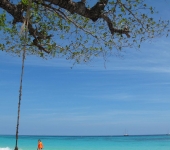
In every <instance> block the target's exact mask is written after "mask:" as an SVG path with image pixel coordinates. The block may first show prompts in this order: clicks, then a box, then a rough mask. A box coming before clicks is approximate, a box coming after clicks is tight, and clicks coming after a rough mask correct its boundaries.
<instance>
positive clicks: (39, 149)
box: [37, 140, 44, 150]
mask: <svg viewBox="0 0 170 150" xmlns="http://www.w3.org/2000/svg"><path fill="white" fill-rule="evenodd" d="M43 148H44V146H43V143H42V142H41V140H38V148H37V150H42V149H43Z"/></svg>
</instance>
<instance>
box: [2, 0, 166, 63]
mask: <svg viewBox="0 0 170 150" xmlns="http://www.w3.org/2000/svg"><path fill="white" fill-rule="evenodd" d="M11 1H12V0H11ZM61 1H62V0H61ZM101 2H102V0H101ZM144 2H145V1H144V0H133V1H132V0H110V1H107V2H106V3H105V4H106V6H105V7H104V9H103V10H101V12H100V13H99V14H100V15H98V18H97V19H96V20H95V21H94V20H93V19H91V18H90V17H88V16H87V15H86V13H79V12H80V11H78V9H77V10H75V9H74V12H71V11H70V10H69V9H68V7H65V8H64V7H63V5H59V4H54V3H52V1H50V0H44V1H41V0H39V1H36V0H32V2H31V7H30V12H31V13H30V21H29V24H30V26H29V27H30V29H29V33H28V39H27V42H26V43H27V44H26V46H27V54H32V55H38V56H40V57H49V56H52V57H53V56H59V57H65V58H67V59H74V60H75V61H76V62H77V63H79V62H82V61H85V62H86V61H89V60H90V59H92V58H93V57H96V56H101V55H102V56H103V57H107V56H110V55H112V54H113V53H114V49H116V50H118V51H119V50H122V48H124V47H135V48H137V47H138V48H140V44H141V43H142V42H143V41H146V40H150V39H152V38H155V37H157V36H161V35H162V34H165V33H168V32H169V29H168V28H169V27H168V25H169V21H164V20H159V19H158V20H157V19H154V18H155V13H156V11H155V9H154V8H153V7H149V6H147V4H145V3H144ZM13 3H14V2H13ZM61 3H62V2H61ZM70 3H71V2H70ZM79 3H80V2H79ZM81 3H82V2H81ZM98 3H99V2H98ZM103 3H104V2H103ZM73 4H78V2H74V3H73ZM82 4H83V3H82ZM13 5H15V6H18V5H22V8H23V10H24V11H23V12H22V15H23V17H25V15H26V12H27V11H28V9H27V6H28V1H27V0H22V1H21V2H20V3H18V4H13ZM65 5H66V4H65ZM88 5H89V6H88ZM66 6H67V5H66ZM78 6H79V5H78ZM82 6H83V5H82ZM86 6H88V7H86ZM86 6H85V5H84V7H85V8H86V10H87V9H88V10H90V9H92V8H94V7H95V6H96V7H97V6H98V5H97V4H96V5H95V6H93V7H91V4H90V1H87V2H86ZM1 8H3V10H4V11H3V13H2V14H0V30H1V31H0V32H3V34H4V36H3V37H1V42H0V49H1V50H4V51H6V52H11V53H14V54H17V55H20V52H21V49H22V47H23V46H24V45H25V44H24V43H25V42H24V39H23V38H22V36H20V29H21V26H22V24H23V22H22V21H18V22H16V23H13V19H14V18H15V14H12V16H11V15H9V12H8V11H7V9H5V8H6V7H1ZM81 9H83V8H81ZM92 15H93V14H92ZM109 21H111V22H110V23H111V25H112V26H113V28H114V29H117V30H119V32H116V30H115V32H114V33H113V32H111V29H110V26H109ZM124 29H126V30H128V31H129V35H130V38H128V36H126V34H124V33H123V31H124ZM31 31H34V33H36V35H35V36H34V33H33V32H31ZM35 40H36V42H35Z"/></svg>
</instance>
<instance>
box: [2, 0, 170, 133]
mask: <svg viewBox="0 0 170 150" xmlns="http://www.w3.org/2000/svg"><path fill="white" fill-rule="evenodd" d="M149 2H151V1H149ZM169 4H170V2H167V1H166V0H165V1H164V2H162V1H161V0H159V1H156V2H155V1H154V5H155V6H156V8H157V9H158V10H159V11H160V15H162V16H163V17H165V18H166V16H168V14H169V13H170V7H169V6H170V5H169ZM162 8H164V9H162ZM166 19H169V18H166ZM121 54H122V57H121V58H120V57H116V56H113V57H111V58H109V59H108V60H107V62H106V64H104V61H103V59H102V58H98V59H94V60H93V61H92V62H90V63H87V64H81V65H76V66H74V67H73V68H72V69H71V67H72V66H73V65H72V62H70V61H67V60H64V59H58V58H54V59H48V60H44V59H41V58H38V57H35V56H28V57H27V58H26V61H25V72H24V79H23V97H22V102H21V118H20V131H19V134H33V135H123V134H124V133H125V130H127V132H128V133H129V134H160V133H163V134H164V133H165V134H166V133H168V132H170V119H169V118H170V92H169V91H170V59H169V58H170V38H169V37H168V38H165V37H161V38H156V39H154V40H153V41H152V42H149V43H147V42H145V43H143V44H142V45H141V48H140V49H139V50H136V49H126V50H125V52H122V53H121ZM105 66H106V67H105ZM20 72H21V58H19V57H14V56H11V55H9V54H7V53H5V52H0V122H1V123H0V134H15V129H16V119H17V107H18V106H17V105H18V91H19V80H20Z"/></svg>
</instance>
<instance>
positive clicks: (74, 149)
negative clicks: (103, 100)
mask: <svg viewBox="0 0 170 150" xmlns="http://www.w3.org/2000/svg"><path fill="white" fill-rule="evenodd" d="M38 139H41V141H42V142H43V144H44V150H55V149H56V150H113V149H114V150H170V136H168V135H147V136H19V141H18V147H19V150H35V149H36V148H37V142H38ZM14 147H15V136H14V135H1V136H0V150H13V149H14Z"/></svg>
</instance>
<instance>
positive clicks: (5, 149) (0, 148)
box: [0, 147, 12, 150]
mask: <svg viewBox="0 0 170 150" xmlns="http://www.w3.org/2000/svg"><path fill="white" fill-rule="evenodd" d="M0 150H12V149H10V148H9V147H5V148H2V147H0Z"/></svg>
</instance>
